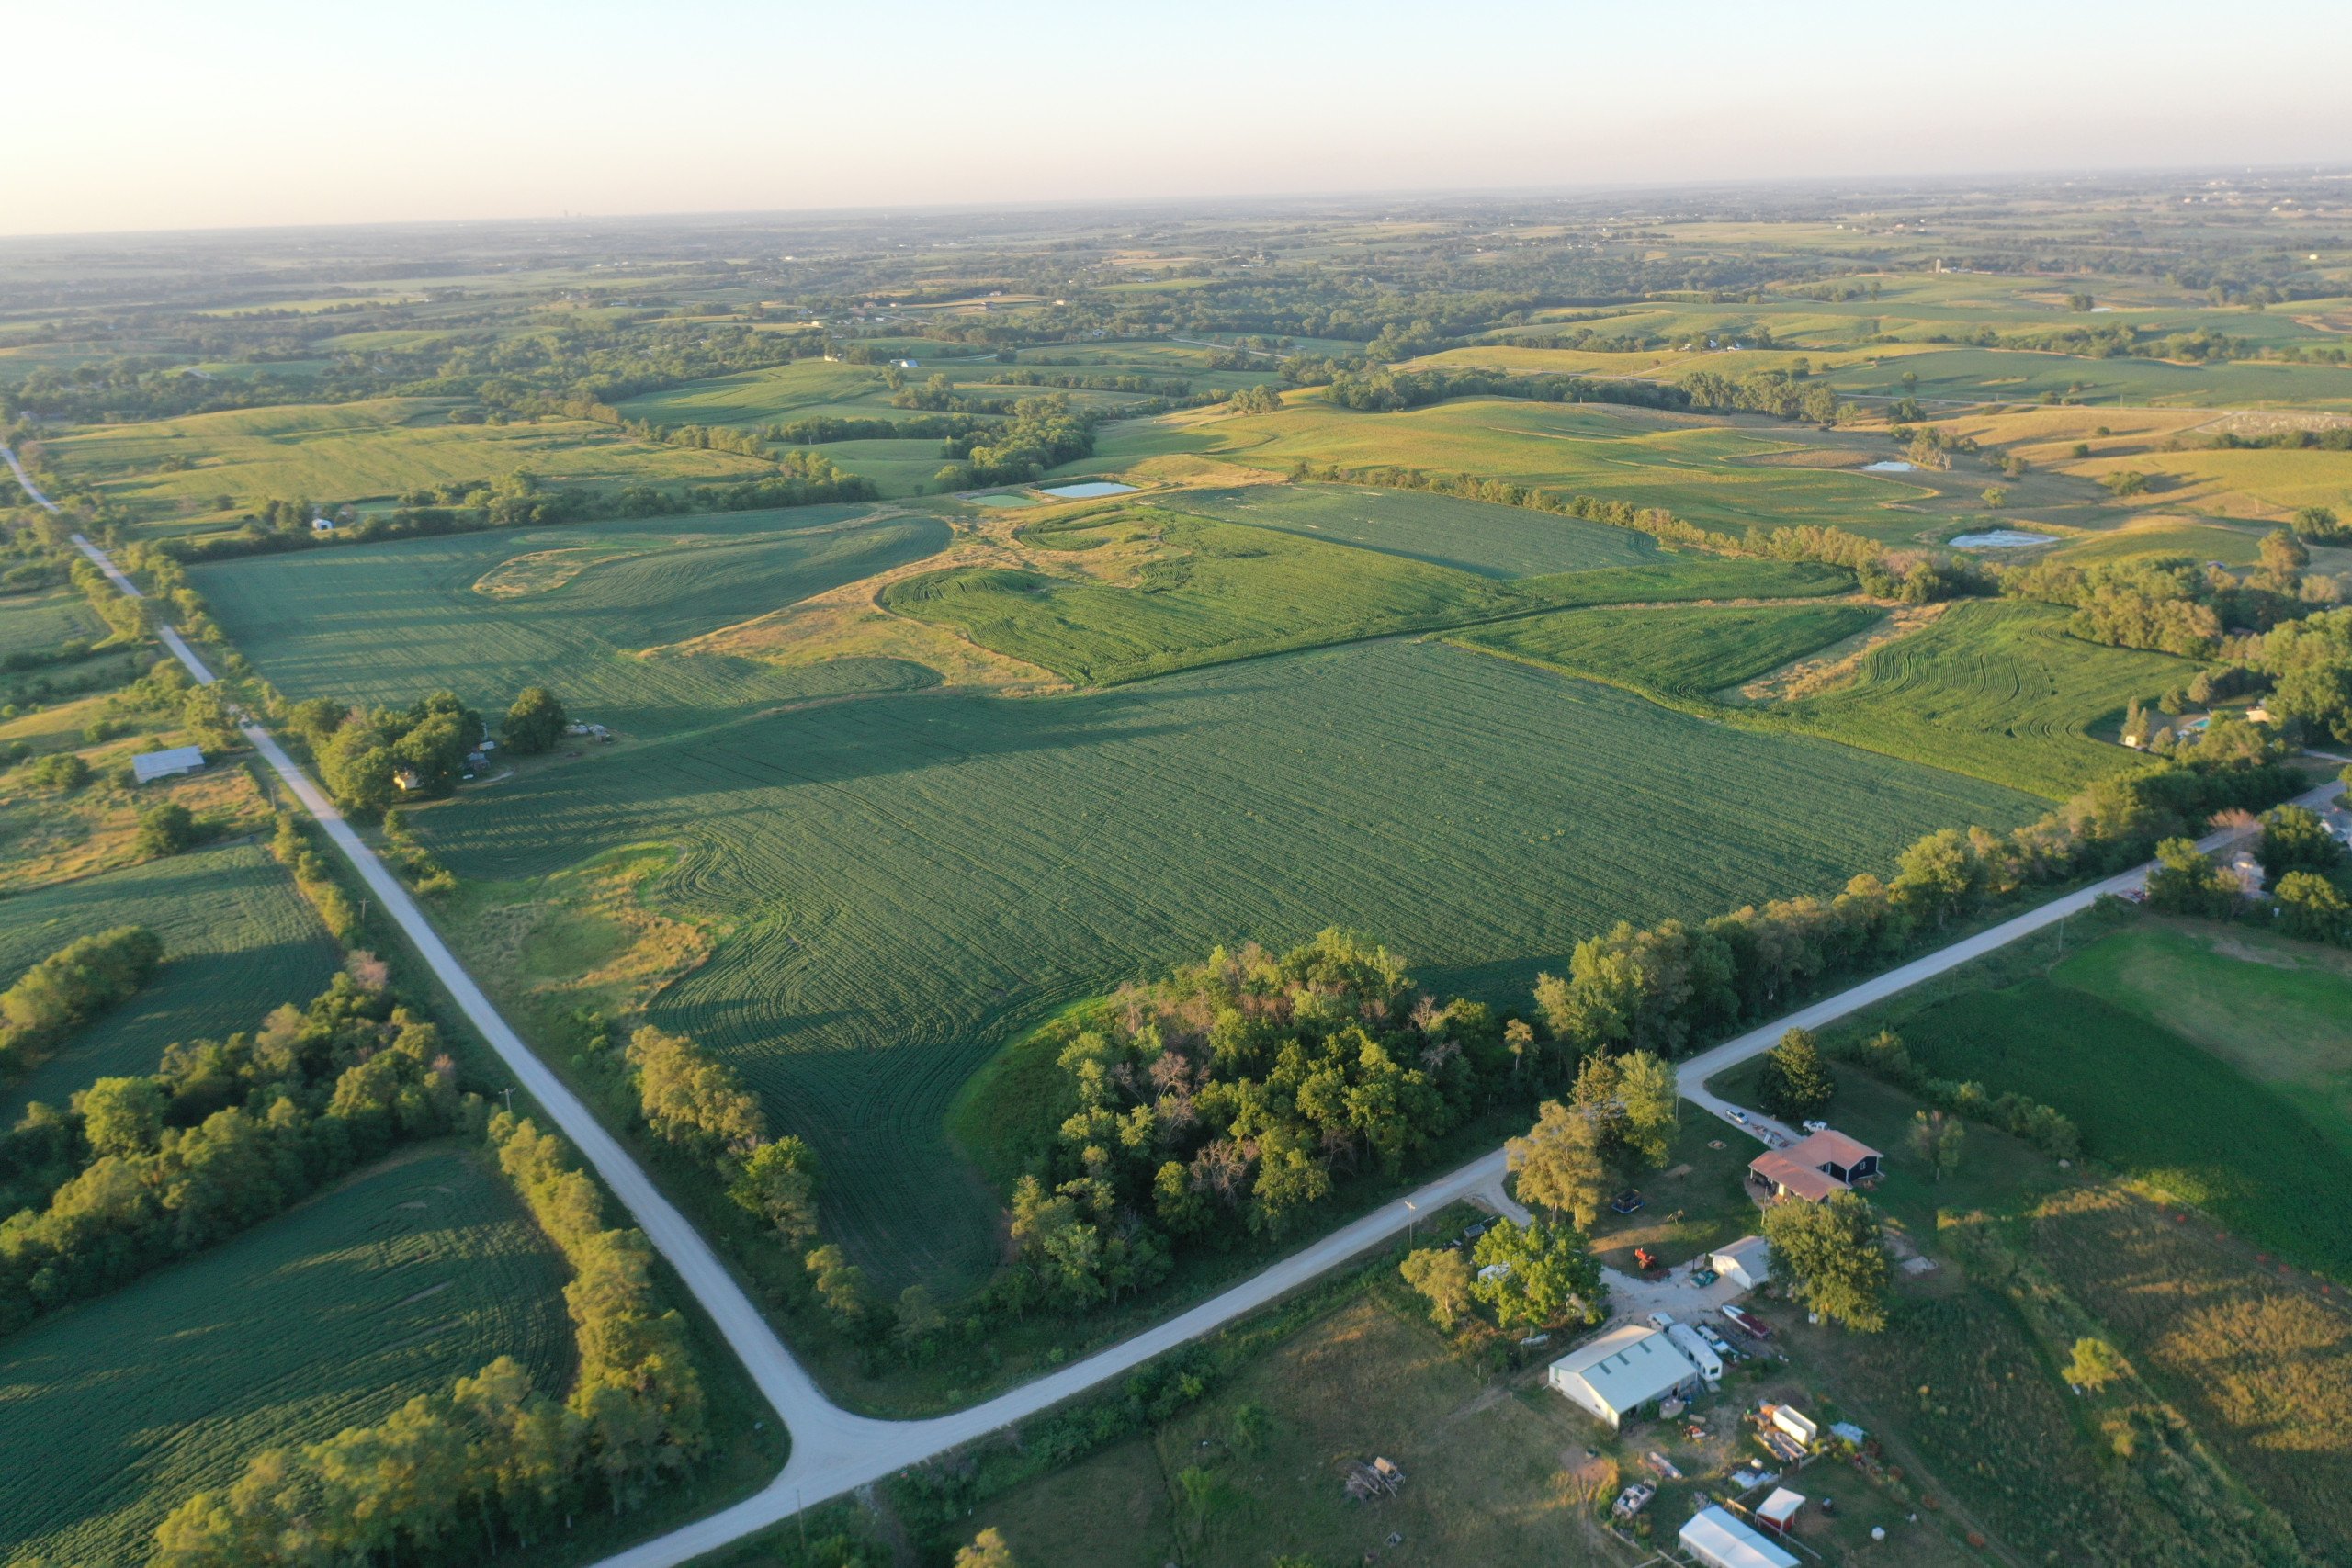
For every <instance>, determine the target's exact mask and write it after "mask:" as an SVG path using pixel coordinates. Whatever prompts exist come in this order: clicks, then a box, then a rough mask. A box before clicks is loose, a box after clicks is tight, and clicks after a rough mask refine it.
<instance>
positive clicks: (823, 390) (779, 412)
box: [617, 359, 912, 426]
mask: <svg viewBox="0 0 2352 1568" xmlns="http://www.w3.org/2000/svg"><path fill="white" fill-rule="evenodd" d="M617 406H618V407H619V409H620V411H621V412H623V413H624V414H627V415H628V417H629V418H631V419H650V420H651V421H652V422H653V423H656V424H719V425H734V426H742V425H762V424H774V423H785V424H789V423H792V422H793V421H794V420H796V419H807V418H811V417H813V416H815V415H818V414H831V413H842V414H852V415H863V416H864V417H865V418H868V419H873V418H887V417H888V416H889V414H890V412H891V410H890V407H889V400H888V388H887V387H886V386H885V385H884V383H883V380H882V369H881V367H879V366H875V365H842V364H837V363H834V362H832V361H830V360H823V359H796V360H794V361H793V362H792V363H791V364H789V365H779V366H777V367H775V368H774V369H770V370H746V371H744V372H742V373H741V374H740V375H735V376H718V377H714V378H711V379H709V380H707V381H690V382H688V383H687V384H686V385H684V386H683V387H673V388H670V389H668V390H666V391H660V392H648V393H647V394H645V395H644V396H643V397H640V398H631V399H629V400H627V401H626V402H623V403H620V404H618V405H617ZM906 417H912V416H911V415H909V416H906Z"/></svg>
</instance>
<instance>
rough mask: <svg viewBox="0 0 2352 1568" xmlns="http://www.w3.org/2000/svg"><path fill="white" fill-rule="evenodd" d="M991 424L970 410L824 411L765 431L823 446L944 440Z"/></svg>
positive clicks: (796, 442) (788, 440) (778, 439)
mask: <svg viewBox="0 0 2352 1568" xmlns="http://www.w3.org/2000/svg"><path fill="white" fill-rule="evenodd" d="M991 424H992V422H991V421H989V420H988V419H984V418H981V417H979V416H978V415H976V414H967V413H937V414H924V415H922V416H921V417H918V418H915V419H853V418H849V417H847V416H844V415H841V414H822V415H820V416H818V417H817V418H814V419H803V420H796V421H794V422H793V423H790V424H771V425H769V426H768V427H767V430H766V432H765V434H766V436H767V438H768V439H769V440H770V441H775V442H780V443H783V444H784V445H786V446H823V445H824V444H825V443H826V442H829V441H940V440H944V439H945V438H946V437H948V436H951V435H969V434H972V433H973V432H975V431H980V430H987V429H989V428H990V427H991Z"/></svg>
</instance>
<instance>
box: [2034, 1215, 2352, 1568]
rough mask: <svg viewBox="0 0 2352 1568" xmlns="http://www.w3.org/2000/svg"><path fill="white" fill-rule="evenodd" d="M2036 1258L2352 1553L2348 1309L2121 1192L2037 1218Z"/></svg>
mask: <svg viewBox="0 0 2352 1568" xmlns="http://www.w3.org/2000/svg"><path fill="white" fill-rule="evenodd" d="M2029 1234H2030V1236H2031V1238H2032V1244H2033V1248H2034V1251H2035V1254H2036V1255H2037V1256H2038V1257H2039V1258H2041V1261H2042V1262H2043V1264H2044V1265H2046V1266H2047V1267H2048V1268H2049V1269H2051V1271H2052V1273H2053V1274H2054V1275H2055V1276H2056V1277H2057V1279H2058V1280H2059V1282H2060V1283H2061V1284H2063V1285H2064V1287H2065V1289H2066V1290H2067V1292H2068V1293H2070V1294H2071V1295H2073V1296H2074V1297H2075V1300H2077V1301H2079V1302H2081V1303H2082V1304H2083V1305H2084V1306H2085V1307H2086V1308H2087V1309H2089V1311H2090V1312H2091V1313H2092V1314H2094V1315H2096V1316H2097V1317H2098V1319H2099V1320H2100V1321H2101V1322H2102V1323H2104V1324H2105V1325H2107V1326H2108V1327H2109V1329H2110V1330H2112V1331H2114V1332H2115V1333H2116V1334H2117V1336H2118V1344H2119V1348H2121V1349H2122V1350H2123V1352H2124V1353H2125V1354H2126V1355H2127V1356H2129V1357H2131V1359H2132V1360H2133V1363H2134V1365H2135V1366H2136V1367H2137V1369H2138V1370H2139V1371H2140V1372H2141V1374H2142V1375H2143V1377H2147V1378H2149V1379H2150V1380H2151V1381H2153V1382H2155V1383H2156V1384H2157V1385H2158V1386H2159V1387H2160V1388H2161V1389H2162V1390H2163V1392H2164V1393H2165V1397H2166V1398H2168V1399H2170V1400H2171V1401H2173V1402H2174V1403H2175V1404H2177V1405H2178V1406H2179V1407H2180V1408H2181V1409H2182V1411H2183V1412H2184V1413H2185V1414H2186V1415H2187V1416H2188V1418H2189V1419H2190V1420H2191V1421H2192V1422H2194V1423H2195V1424H2196V1427H2197V1430H2198V1434H2199V1437H2201V1438H2204V1439H2205V1441H2207V1442H2208V1443H2211V1445H2213V1447H2214V1448H2215V1449H2216V1450H2219V1452H2220V1454H2221V1456H2222V1459H2223V1461H2225V1462H2226V1463H2228V1465H2229V1466H2230V1468H2231V1469H2232V1470H2233V1471H2234V1472H2236V1473H2237V1475H2238V1477H2239V1479H2241V1480H2242V1481H2244V1482H2245V1483H2246V1484H2247V1485H2249V1486H2250V1487H2252V1488H2253V1490H2254V1491H2255V1493H2256V1495H2259V1496H2260V1497H2261V1498H2262V1499H2263V1500H2264V1501H2265V1502H2267V1503H2268V1504H2270V1505H2271V1506H2273V1507H2275V1508H2278V1510H2279V1511H2281V1512H2282V1513H2284V1514H2286V1515H2287V1517H2289V1518H2290V1519H2292V1520H2293V1521H2294V1524H2295V1529H2296V1532H2297V1534H2298V1535H2299V1536H2300V1538H2301V1540H2302V1542H2303V1544H2304V1545H2305V1547H2306V1548H2308V1549H2311V1550H2312V1551H2315V1552H2316V1553H2318V1554H2319V1555H2320V1557H2321V1559H2322V1560H2323V1561H2324V1562H2344V1561H2346V1559H2347V1558H2352V1314H2346V1309H2345V1307H2344V1305H2343V1303H2341V1302H2340V1301H2337V1300H2331V1299H2328V1298H2325V1297H2323V1296H2321V1295H2320V1294H2319V1293H2318V1292H2316V1291H2314V1290H2313V1289H2312V1287H2311V1285H2310V1283H2309V1282H2308V1281H2306V1280H2300V1279H2280V1278H2278V1275H2277V1274H2276V1273H2275V1272H2274V1271H2273V1269H2271V1268H2269V1267H2266V1266H2265V1265H2264V1264H2262V1263H2260V1262H2257V1261H2256V1260H2255V1259H2254V1258H2250V1257H2248V1256H2247V1253H2248V1248H2246V1247H2245V1246H2243V1245H2233V1244H2232V1243H2230V1242H2227V1241H2224V1240H2222V1238H2220V1237H2217V1236H2215V1235H2213V1234H2212V1233H2211V1229H2210V1227H2208V1226H2207V1225H2205V1224H2201V1223H2190V1224H2175V1223H2173V1219H2172V1216H2171V1214H2170V1213H2168V1212H2167V1211H2166V1210H2165V1209H2164V1208H2163V1207H2162V1206H2160V1205H2158V1204H2155V1203H2152V1202H2149V1201H2146V1200H2144V1199H2142V1198H2139V1197H2137V1196H2135V1195H2133V1194H2131V1193H2128V1192H2121V1191H2118V1190H2113V1189H2111V1188H2094V1189H2078V1190H2073V1191H2069V1192H2065V1193H2063V1194H2060V1195H2059V1196H2056V1197H2053V1198H2052V1199H2051V1200H2049V1201H2046V1202H2044V1203H2043V1204H2041V1206H2040V1207H2039V1208H2037V1209H2036V1210H2034V1211H2033V1212H2032V1213H2031V1215H2030V1233H2029Z"/></svg>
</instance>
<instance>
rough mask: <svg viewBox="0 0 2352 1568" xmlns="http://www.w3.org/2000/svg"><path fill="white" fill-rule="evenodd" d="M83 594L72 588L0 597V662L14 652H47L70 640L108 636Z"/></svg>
mask: <svg viewBox="0 0 2352 1568" xmlns="http://www.w3.org/2000/svg"><path fill="white" fill-rule="evenodd" d="M106 633H107V628H106V627H105V626H102V625H101V624H99V621H98V617H97V615H96V614H95V613H93V612H92V610H91V609H90V606H89V605H88V604H87V603H85V601H84V600H83V598H82V596H81V594H79V593H77V592H74V590H73V589H71V588H52V589H50V590H48V591H47V592H39V593H12V594H9V595H7V596H6V597H5V598H0V659H6V658H7V657H8V656H9V655H10V654H14V653H46V652H47V651H49V650H50V649H52V648H55V647H56V646H57V645H58V644H59V643H62V642H63V641H65V640H66V639H67V638H68V637H90V638H94V639H95V638H97V637H104V636H106Z"/></svg>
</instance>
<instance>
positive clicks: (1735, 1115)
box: [1724, 1107, 1747, 1127]
mask: <svg viewBox="0 0 2352 1568" xmlns="http://www.w3.org/2000/svg"><path fill="white" fill-rule="evenodd" d="M1724 1115H1726V1116H1728V1117H1730V1118H1731V1119H1732V1120H1733V1121H1735V1122H1738V1123H1739V1124H1740V1125H1741V1126H1743V1127H1745V1126H1747V1111H1742V1110H1739V1109H1738V1108H1736V1107H1734V1108H1733V1109H1732V1110H1729V1111H1724Z"/></svg>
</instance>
